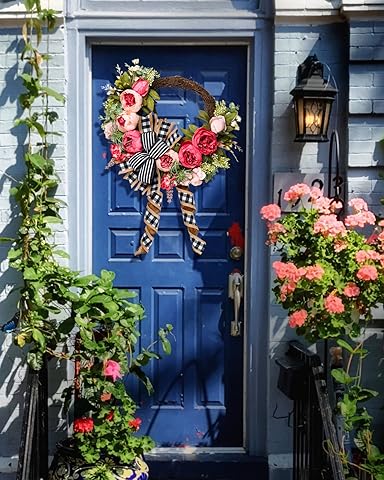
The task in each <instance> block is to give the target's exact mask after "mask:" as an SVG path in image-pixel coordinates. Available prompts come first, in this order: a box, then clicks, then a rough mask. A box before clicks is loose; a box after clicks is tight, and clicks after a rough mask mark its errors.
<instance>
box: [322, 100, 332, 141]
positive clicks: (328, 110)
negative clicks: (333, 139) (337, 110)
mask: <svg viewBox="0 0 384 480" xmlns="http://www.w3.org/2000/svg"><path fill="white" fill-rule="evenodd" d="M331 107H332V102H331V101H329V100H328V101H327V103H326V104H325V113H324V124H323V131H322V132H321V133H322V134H323V135H325V136H327V131H328V125H329V119H330V116H331Z"/></svg>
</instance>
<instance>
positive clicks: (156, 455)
mask: <svg viewBox="0 0 384 480" xmlns="http://www.w3.org/2000/svg"><path fill="white" fill-rule="evenodd" d="M246 454H247V452H246V450H245V448H243V447H193V446H188V445H187V446H183V447H156V448H154V449H152V450H151V452H150V453H149V454H148V453H147V454H146V458H153V459H156V460H157V459H161V458H163V457H167V456H172V458H174V457H184V456H185V457H187V458H188V457H193V456H195V455H196V456H199V457H200V455H204V456H215V455H225V456H227V455H236V456H239V455H246Z"/></svg>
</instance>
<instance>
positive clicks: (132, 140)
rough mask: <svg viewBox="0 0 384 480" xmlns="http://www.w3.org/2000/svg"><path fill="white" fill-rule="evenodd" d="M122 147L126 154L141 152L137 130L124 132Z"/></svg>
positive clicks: (139, 135)
mask: <svg viewBox="0 0 384 480" xmlns="http://www.w3.org/2000/svg"><path fill="white" fill-rule="evenodd" d="M123 147H124V149H125V151H126V152H127V153H132V154H133V153H137V152H142V150H143V145H142V143H141V134H140V132H139V131H138V130H131V131H130V132H125V133H124V135H123Z"/></svg>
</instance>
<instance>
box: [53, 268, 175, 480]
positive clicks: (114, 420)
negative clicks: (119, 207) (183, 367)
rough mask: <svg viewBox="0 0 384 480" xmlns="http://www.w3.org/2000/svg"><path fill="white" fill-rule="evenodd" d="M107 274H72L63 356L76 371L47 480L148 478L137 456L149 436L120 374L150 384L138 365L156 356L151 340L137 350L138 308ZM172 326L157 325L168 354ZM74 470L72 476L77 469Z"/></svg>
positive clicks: (149, 443)
mask: <svg viewBox="0 0 384 480" xmlns="http://www.w3.org/2000/svg"><path fill="white" fill-rule="evenodd" d="M114 276H115V275H114V273H113V272H109V271H106V270H103V271H102V272H101V276H100V277H97V276H94V275H92V276H87V277H83V278H79V279H78V281H77V284H78V288H79V289H80V291H79V293H78V299H77V301H74V302H73V304H72V312H73V320H74V322H75V324H76V326H77V341H76V346H75V348H74V349H73V352H72V353H70V354H69V355H68V358H69V359H70V360H73V361H75V363H76V368H75V371H76V378H75V382H74V384H73V386H72V387H69V388H68V389H67V390H66V392H65V393H66V398H67V403H68V400H69V399H70V397H71V395H72V394H73V393H75V396H76V397H77V398H76V405H75V420H74V423H73V437H72V438H71V439H70V440H69V442H67V443H64V444H62V445H59V452H58V455H57V456H56V458H55V460H54V462H53V465H52V467H51V472H50V477H49V478H51V479H60V478H63V479H67V480H69V479H72V478H83V479H84V480H96V479H97V480H115V479H119V480H120V479H128V478H129V479H131V480H133V479H140V480H145V479H146V478H147V477H148V467H147V465H146V464H145V463H144V461H143V459H142V455H143V454H144V453H145V452H146V451H148V450H150V449H151V448H153V446H154V442H153V441H152V439H150V438H149V437H147V436H140V435H139V434H138V431H139V430H140V425H141V419H140V418H138V417H137V416H136V414H135V412H136V408H137V407H136V403H135V401H134V399H133V398H132V397H131V395H130V394H129V392H128V391H127V389H126V385H125V383H124V379H126V376H127V375H128V374H134V375H136V376H137V377H138V378H139V379H140V380H141V381H142V382H144V384H145V386H146V387H147V390H148V391H149V392H151V391H152V385H151V383H150V380H149V379H148V377H147V376H146V375H145V373H144V371H143V367H144V366H145V365H146V364H147V363H148V362H149V361H150V360H151V359H159V358H160V355H159V353H158V352H157V351H156V350H155V347H156V342H154V343H152V345H151V346H150V347H149V348H141V349H140V350H138V351H137V345H138V340H139V336H140V333H139V330H138V324H139V322H140V321H141V320H142V319H143V316H144V310H143V307H142V306H141V305H140V304H138V303H132V302H130V301H129V300H128V299H129V298H131V297H133V296H135V294H132V293H131V292H129V291H127V290H123V289H117V288H115V287H114V286H113V279H114ZM171 331H172V326H171V325H169V324H167V325H166V326H165V328H161V329H160V330H159V341H160V343H161V345H162V348H163V351H164V352H166V353H170V349H171V346H170V342H169V340H168V338H167V336H168V334H169V333H170V332H171ZM79 475H80V476H79Z"/></svg>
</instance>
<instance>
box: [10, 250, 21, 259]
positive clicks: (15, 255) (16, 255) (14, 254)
mask: <svg viewBox="0 0 384 480" xmlns="http://www.w3.org/2000/svg"><path fill="white" fill-rule="evenodd" d="M21 254H22V250H21V248H17V249H14V248H11V249H10V250H9V251H8V258H9V260H14V259H15V258H19V257H20V256H21Z"/></svg>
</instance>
